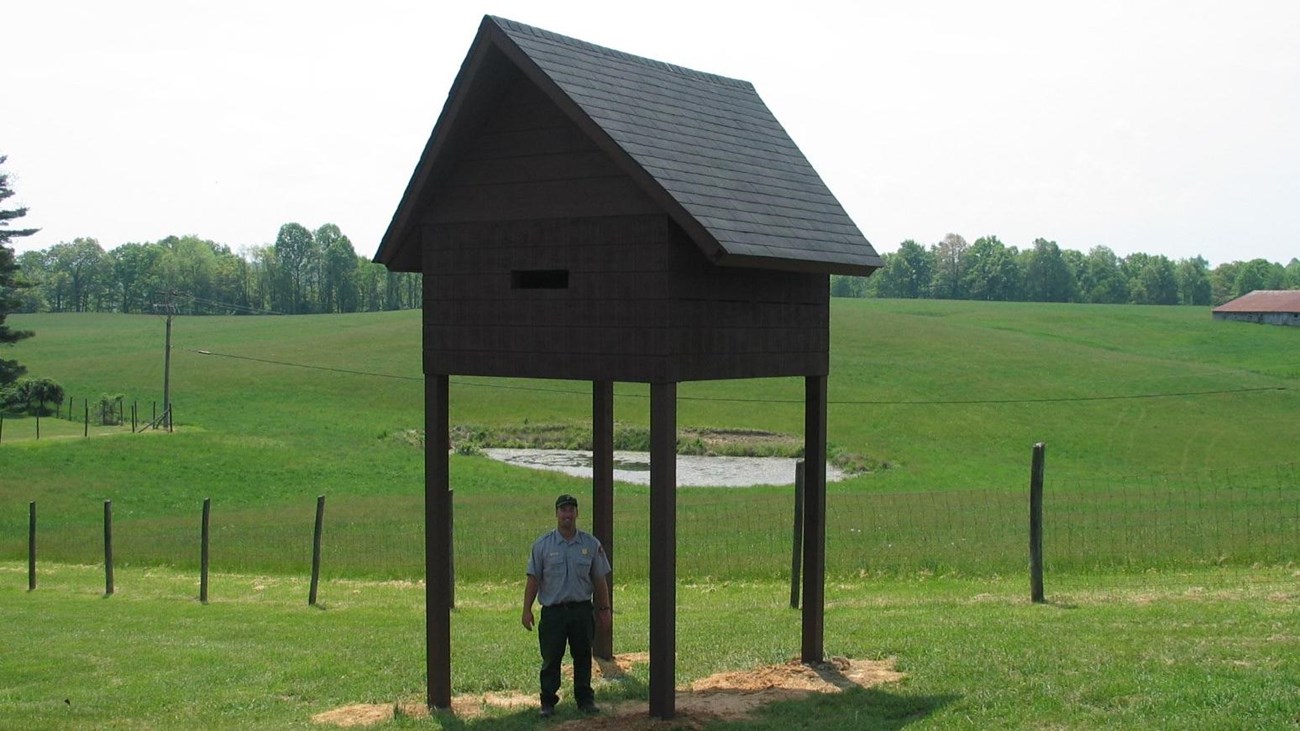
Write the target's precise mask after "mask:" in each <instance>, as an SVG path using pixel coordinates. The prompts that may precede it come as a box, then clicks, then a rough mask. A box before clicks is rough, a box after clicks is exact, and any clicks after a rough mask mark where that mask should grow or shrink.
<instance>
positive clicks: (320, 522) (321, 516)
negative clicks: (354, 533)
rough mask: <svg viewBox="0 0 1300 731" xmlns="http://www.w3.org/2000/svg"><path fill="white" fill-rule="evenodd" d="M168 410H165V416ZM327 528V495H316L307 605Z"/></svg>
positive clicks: (317, 580) (313, 594)
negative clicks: (314, 528)
mask: <svg viewBox="0 0 1300 731" xmlns="http://www.w3.org/2000/svg"><path fill="white" fill-rule="evenodd" d="M166 415H167V412H166V411H164V412H163V416H164V418H165V417H166ZM324 528H325V496H324V495H318V496H317V497H316V530H315V531H313V532H312V538H311V590H310V591H309V592H308V593H307V606H309V607H314V606H316V589H317V588H318V587H319V585H320V540H321V531H322V530H323V529H324Z"/></svg>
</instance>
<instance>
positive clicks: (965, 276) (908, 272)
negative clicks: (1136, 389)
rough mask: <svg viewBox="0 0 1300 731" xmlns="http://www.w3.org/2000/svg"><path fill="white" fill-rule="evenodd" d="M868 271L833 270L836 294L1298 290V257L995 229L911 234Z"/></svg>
mask: <svg viewBox="0 0 1300 731" xmlns="http://www.w3.org/2000/svg"><path fill="white" fill-rule="evenodd" d="M881 258H883V259H884V261H885V265H884V267H882V268H880V269H878V270H877V271H876V272H874V273H873V274H872V275H871V276H870V277H851V276H840V275H835V276H832V277H831V295H832V296H834V297H890V298H912V299H916V298H933V299H966V300H988V301H1008V302H1084V303H1095V304H1142V305H1205V306H1210V305H1214V306H1217V305H1221V304H1223V303H1224V302H1227V301H1229V300H1231V299H1235V298H1237V297H1240V296H1241V295H1243V294H1246V293H1247V292H1251V291H1254V290H1257V289H1300V260H1298V259H1295V258H1292V259H1291V261H1290V263H1288V264H1287V265H1286V266H1283V265H1281V264H1278V263H1275V262H1270V261H1268V260H1266V259H1251V260H1249V261H1234V262H1231V263H1225V264H1220V265H1218V266H1216V267H1214V268H1213V269H1211V268H1210V266H1209V263H1208V262H1207V261H1206V260H1205V259H1203V258H1201V257H1199V256H1197V257H1192V258H1189V259H1180V260H1178V261H1173V260H1171V259H1169V258H1168V257H1166V256H1163V255H1159V254H1157V255H1151V254H1142V253H1135V254H1130V255H1128V256H1126V257H1120V256H1118V255H1116V254H1115V252H1113V251H1111V250H1110V249H1109V248H1107V247H1105V246H1096V247H1093V248H1092V249H1091V250H1089V251H1088V252H1087V253H1086V254H1085V253H1081V252H1078V251H1073V250H1070V249H1062V248H1060V247H1059V246H1057V244H1056V242H1055V241H1048V240H1046V239H1041V238H1040V239H1036V240H1035V241H1034V243H1033V245H1032V246H1031V247H1030V248H1028V249H1025V250H1023V251H1021V250H1019V249H1017V248H1016V247H1014V246H1007V245H1005V244H1003V243H1002V242H1001V241H999V240H998V238H997V237H996V236H985V237H982V238H979V239H976V240H975V242H974V243H973V244H972V243H967V242H966V240H965V239H964V238H962V237H961V236H959V235H957V234H948V235H947V236H945V237H944V239H943V241H940V242H939V243H937V244H933V245H931V246H929V247H926V246H922V245H921V244H918V243H917V242H916V241H913V240H911V239H909V240H907V241H904V242H903V243H902V244H900V245H899V247H898V250H897V251H895V252H890V253H886V254H884V255H883V256H882V257H881Z"/></svg>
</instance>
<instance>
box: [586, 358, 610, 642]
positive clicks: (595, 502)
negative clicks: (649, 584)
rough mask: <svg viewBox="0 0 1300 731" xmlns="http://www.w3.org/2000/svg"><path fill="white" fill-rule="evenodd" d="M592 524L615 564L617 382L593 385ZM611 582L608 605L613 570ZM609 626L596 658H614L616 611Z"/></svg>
mask: <svg viewBox="0 0 1300 731" xmlns="http://www.w3.org/2000/svg"><path fill="white" fill-rule="evenodd" d="M591 468H592V469H591V521H592V523H591V525H592V531H593V533H594V535H595V536H596V538H597V539H599V540H600V543H601V545H602V546H604V547H605V557H606V558H608V559H609V565H610V567H611V568H612V567H613V566H614V382H613V381H594V382H593V383H592V384H591ZM608 582H609V604H610V607H611V608H612V607H613V606H614V573H613V572H612V571H611V572H610V574H609V577H608ZM609 616H610V622H609V625H608V626H607V627H604V628H601V627H599V626H598V627H597V629H596V639H595V642H594V643H593V644H592V652H593V653H594V654H595V655H596V657H600V658H604V659H606V660H612V659H614V621H613V616H614V613H613V611H612V610H611V612H610V615H609Z"/></svg>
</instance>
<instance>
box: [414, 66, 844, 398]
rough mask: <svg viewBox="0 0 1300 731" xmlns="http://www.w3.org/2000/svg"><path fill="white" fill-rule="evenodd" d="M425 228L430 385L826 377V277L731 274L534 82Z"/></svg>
mask: <svg viewBox="0 0 1300 731" xmlns="http://www.w3.org/2000/svg"><path fill="white" fill-rule="evenodd" d="M464 150H465V151H464V154H463V155H462V156H461V158H460V160H459V161H458V162H457V164H456V166H455V169H454V172H453V173H452V174H451V175H450V176H448V178H447V180H446V183H445V184H444V185H443V186H442V187H441V188H439V190H438V191H437V193H436V195H435V198H434V202H433V205H432V206H431V207H430V208H429V212H428V214H427V216H426V217H425V219H424V220H425V223H424V228H423V237H424V240H423V242H422V246H423V249H424V254H423V262H424V273H425V298H424V302H425V323H424V343H425V370H426V372H428V373H440V374H461V375H485V376H514V377H534V378H570V379H581V380H617V381H644V382H670V381H672V382H675V381H685V380H704V379H715V378H748V377H760V376H779V375H820V374H825V373H826V367H827V356H826V352H827V326H828V309H827V308H828V306H829V294H828V277H827V275H825V274H801V273H793V272H788V271H787V272H778V271H763V270H755V269H737V268H729V267H718V266H715V265H713V264H711V263H709V262H708V260H707V259H706V258H705V256H704V255H703V254H702V253H701V251H700V249H699V247H698V246H697V245H696V244H695V243H694V242H692V241H691V240H690V239H689V238H688V237H687V236H686V234H685V233H684V232H683V231H682V230H681V229H680V228H679V227H678V226H677V225H676V224H675V223H673V222H672V221H671V220H670V219H669V217H668V216H667V214H666V213H664V212H663V211H661V210H659V209H658V208H657V207H656V206H655V204H654V203H653V201H651V200H650V198H649V197H648V196H646V195H645V194H644V193H642V192H641V191H640V189H639V188H637V186H636V185H635V184H634V183H633V181H632V180H631V179H630V178H629V177H627V176H626V175H624V174H623V173H622V172H621V171H620V170H619V169H618V168H617V166H615V165H614V164H613V163H612V162H611V161H610V160H609V159H607V158H606V157H605V155H604V154H603V153H601V152H600V151H599V149H598V148H597V147H596V146H595V144H594V143H592V142H591V141H590V140H588V139H587V138H586V137H584V136H583V134H582V133H581V132H580V131H579V129H578V128H577V126H576V125H575V124H573V123H572V122H571V121H569V119H568V118H567V117H565V116H564V114H563V113H562V112H561V111H560V110H559V108H558V107H556V106H555V105H554V104H553V103H552V102H550V101H549V100H548V99H546V97H545V96H543V95H542V93H541V92H540V91H538V90H537V89H536V88H534V87H533V86H532V85H531V84H530V83H528V82H527V81H525V80H524V79H523V78H522V77H520V78H518V79H516V80H515V82H513V83H512V84H510V85H509V86H508V88H507V90H506V92H505V93H504V94H503V95H502V98H501V100H500V101H499V102H498V103H497V107H496V108H495V110H494V111H493V113H492V114H490V115H488V122H487V123H486V124H485V125H484V127H483V129H482V131H481V133H480V134H479V135H478V136H476V137H474V138H473V139H472V140H471V141H470V142H469V143H468V144H467V145H466V146H465V148H464Z"/></svg>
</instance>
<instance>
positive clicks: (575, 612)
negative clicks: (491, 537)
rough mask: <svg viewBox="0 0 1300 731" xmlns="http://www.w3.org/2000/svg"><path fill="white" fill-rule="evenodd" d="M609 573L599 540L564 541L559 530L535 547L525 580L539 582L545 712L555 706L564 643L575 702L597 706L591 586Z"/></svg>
mask: <svg viewBox="0 0 1300 731" xmlns="http://www.w3.org/2000/svg"><path fill="white" fill-rule="evenodd" d="M609 573H610V566H609V559H607V558H606V557H605V549H604V548H602V547H601V545H600V540H599V539H597V538H596V537H595V536H593V535H591V534H590V533H587V532H585V531H582V530H577V531H576V532H575V533H574V534H573V538H572V539H568V540H566V539H565V537H564V535H563V534H561V533H560V531H559V529H558V528H557V529H555V530H552V531H551V532H549V533H545V534H543V535H542V536H541V537H540V538H538V539H537V540H536V541H535V542H534V543H533V550H532V554H531V555H530V556H529V558H528V575H529V576H532V577H534V578H536V579H537V584H538V590H537V601H538V603H539V604H541V605H542V618H541V621H540V622H539V623H538V625H537V641H538V643H539V644H540V646H541V651H542V669H541V672H540V674H539V675H540V680H541V687H542V706H543V708H545V707H547V706H554V705H555V704H556V703H558V702H559V696H558V695H557V693H558V691H559V689H560V665H561V663H562V662H563V660H564V646H565V644H566V642H567V643H568V645H569V652H570V654H572V655H573V695H574V700H575V701H577V703H578V706H579V707H585V706H591V705H592V704H593V703H594V701H595V692H594V691H593V690H592V688H591V641H592V639H593V638H594V637H595V635H596V619H595V614H594V607H593V606H592V603H591V596H592V590H593V586H592V583H593V580H594V579H596V578H600V577H604V576H607V575H609Z"/></svg>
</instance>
